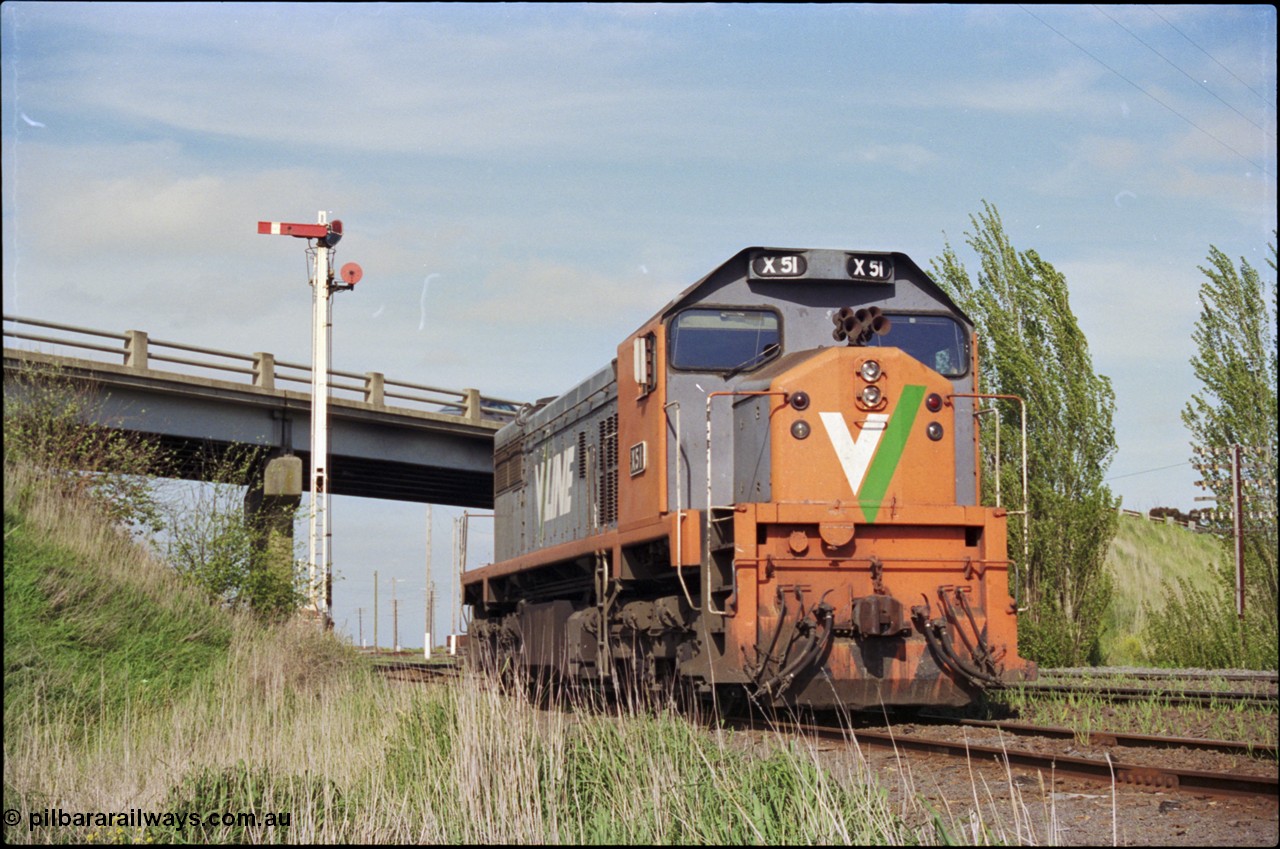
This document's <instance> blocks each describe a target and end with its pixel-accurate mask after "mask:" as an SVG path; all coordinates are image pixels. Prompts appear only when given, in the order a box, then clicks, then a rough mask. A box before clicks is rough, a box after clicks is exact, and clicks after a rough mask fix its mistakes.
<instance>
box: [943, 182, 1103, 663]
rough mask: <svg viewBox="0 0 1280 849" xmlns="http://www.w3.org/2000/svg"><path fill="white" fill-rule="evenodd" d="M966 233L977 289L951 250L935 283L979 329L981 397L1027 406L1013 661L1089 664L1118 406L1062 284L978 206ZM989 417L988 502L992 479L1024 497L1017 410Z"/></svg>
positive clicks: (987, 207) (990, 209) (1013, 535)
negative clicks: (994, 419)
mask: <svg viewBox="0 0 1280 849" xmlns="http://www.w3.org/2000/svg"><path fill="white" fill-rule="evenodd" d="M970 223H971V224H972V228H973V229H972V231H971V232H966V234H965V236H966V243H967V244H968V245H969V246H970V247H971V248H972V249H973V251H974V252H975V253H976V254H977V256H978V260H979V263H980V266H981V271H980V272H979V273H978V275H977V278H976V279H974V278H971V277H970V275H969V272H968V271H967V270H966V269H965V267H964V264H963V263H962V262H961V260H960V258H959V256H958V255H957V254H956V252H955V250H954V249H953V248H952V246H951V245H950V243H948V244H947V246H946V249H945V251H944V253H943V255H942V257H941V258H939V259H936V260H934V262H933V271H934V275H933V276H934V278H935V279H936V280H937V281H938V283H939V284H940V285H941V286H942V287H943V288H944V289H945V290H946V291H947V292H948V294H950V295H951V297H952V298H953V299H954V300H955V301H956V303H957V304H958V305H959V306H960V308H961V309H963V310H964V311H965V312H967V313H968V314H969V316H970V317H971V318H972V319H973V320H974V322H975V324H976V326H977V328H978V337H979V363H980V374H979V380H980V384H981V387H980V390H979V391H981V392H984V393H990V394H1001V395H1016V396H1018V397H1020V398H1022V399H1023V400H1024V401H1025V402H1026V409H1027V446H1026V447H1027V467H1028V477H1029V485H1028V504H1027V505H1025V506H1026V507H1027V509H1028V510H1029V511H1030V516H1031V522H1030V534H1029V536H1028V538H1027V539H1026V540H1025V546H1026V556H1025V557H1024V556H1023V550H1024V539H1023V529H1022V523H1021V522H1018V521H1015V520H1014V519H1012V518H1011V520H1010V523H1009V524H1010V543H1009V549H1010V555H1011V557H1012V558H1013V559H1014V560H1016V561H1025V562H1019V563H1018V566H1017V570H1011V576H1012V582H1013V583H1014V590H1015V592H1016V593H1017V594H1019V601H1020V603H1021V604H1022V605H1023V606H1025V607H1026V608H1027V610H1026V612H1025V613H1024V614H1023V615H1022V618H1021V619H1020V621H1019V651H1020V652H1021V653H1022V654H1023V655H1024V656H1027V657H1030V658H1032V659H1035V660H1037V661H1039V662H1041V663H1045V664H1048V665H1053V666H1058V665H1067V664H1078V663H1083V662H1087V661H1088V660H1089V659H1090V658H1091V657H1092V656H1094V655H1095V654H1096V652H1097V648H1098V637H1099V634H1100V631H1101V622H1102V614H1103V612H1104V610H1105V609H1106V605H1107V601H1108V597H1109V593H1110V580H1109V578H1108V575H1107V572H1106V570H1105V568H1104V560H1105V557H1106V553H1107V548H1108V546H1109V545H1110V542H1111V538H1112V536H1113V535H1114V534H1115V528H1116V522H1117V513H1116V507H1117V501H1116V499H1115V498H1114V497H1113V496H1112V494H1111V491H1110V489H1109V488H1108V487H1107V486H1105V485H1104V484H1103V482H1102V480H1103V474H1104V472H1105V470H1106V468H1107V466H1108V464H1109V463H1110V461H1111V458H1112V456H1113V455H1114V453H1115V448H1116V445H1115V430H1114V427H1113V424H1112V419H1113V416H1114V413H1115V394H1114V392H1113V391H1112V388H1111V381H1110V380H1109V379H1108V378H1107V377H1105V376H1102V375H1098V374H1095V373H1094V370H1093V361H1092V358H1091V357H1090V355H1089V345H1088V340H1087V339H1086V338H1085V335H1084V333H1083V332H1082V331H1081V330H1080V327H1079V325H1078V324H1077V323H1076V317H1075V315H1074V313H1072V311H1071V305H1070V302H1069V298H1068V291H1067V281H1066V278H1065V277H1064V276H1063V275H1062V274H1061V273H1060V272H1059V271H1057V269H1055V268H1054V267H1053V266H1052V265H1051V264H1050V263H1048V262H1046V261H1045V260H1044V259H1042V258H1041V257H1040V256H1039V255H1038V254H1037V253H1036V252H1035V251H1033V250H1027V251H1018V250H1016V249H1015V248H1014V247H1013V245H1012V244H1011V243H1010V241H1009V238H1008V236H1007V235H1006V233H1005V230H1004V225H1003V223H1002V222H1001V220H1000V215H999V212H998V211H997V210H996V208H995V207H994V206H993V205H992V204H990V203H987V202H985V201H984V202H983V212H982V213H981V214H980V215H978V216H976V217H975V216H970ZM996 409H997V414H998V415H999V416H1000V418H1001V428H1000V430H1001V444H1000V456H999V457H996V456H995V446H994V442H993V439H992V437H993V436H994V428H993V427H990V426H984V428H983V448H984V455H985V457H984V471H983V488H984V497H985V498H989V497H990V492H991V490H993V489H994V484H995V478H996V476H997V475H999V476H1000V477H1001V486H1002V490H1003V492H1005V493H1017V492H1020V491H1021V481H1020V474H1021V451H1022V445H1021V437H1020V435H1019V422H1020V415H1019V410H1018V408H1017V406H1016V405H1014V404H1001V405H998V406H997V407H996ZM987 421H988V422H989V420H987ZM1015 498H1016V496H1015ZM1005 500H1006V502H1008V501H1009V500H1010V499H1009V498H1008V497H1007V496H1006V498H1005ZM1009 506H1011V507H1017V506H1019V505H1016V504H1010V505H1009ZM1015 571H1016V572H1017V574H1013V573H1014V572H1015ZM1019 584H1021V586H1019Z"/></svg>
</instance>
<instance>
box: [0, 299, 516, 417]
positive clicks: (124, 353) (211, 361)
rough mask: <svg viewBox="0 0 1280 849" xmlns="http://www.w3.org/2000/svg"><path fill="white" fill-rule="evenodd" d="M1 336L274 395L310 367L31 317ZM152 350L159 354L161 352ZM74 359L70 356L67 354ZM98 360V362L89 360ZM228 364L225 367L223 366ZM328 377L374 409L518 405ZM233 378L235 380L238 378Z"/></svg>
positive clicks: (490, 411)
mask: <svg viewBox="0 0 1280 849" xmlns="http://www.w3.org/2000/svg"><path fill="white" fill-rule="evenodd" d="M4 323H5V325H6V326H5V329H4V336H5V339H6V344H7V340H9V339H15V340H23V341H27V342H38V343H46V344H50V345H57V346H61V347H63V348H70V349H73V350H76V351H78V352H79V351H93V352H98V353H105V354H110V355H112V356H113V357H123V364H124V365H125V366H126V367H128V368H131V369H136V370H138V371H144V372H145V371H152V370H153V369H152V368H151V362H152V361H158V362H164V363H175V364H178V365H182V366H190V367H194V368H198V369H207V370H210V371H214V372H221V373H224V374H226V373H229V374H232V375H237V376H247V377H248V378H249V382H251V383H252V384H253V385H254V386H257V387H259V388H262V389H268V390H274V389H275V388H276V381H281V382H284V381H289V382H291V383H302V384H306V385H310V383H311V377H310V374H311V367H310V366H308V365H302V364H300V363H291V362H286V361H284V360H277V359H276V358H275V355H274V354H270V353H265V352H257V353H254V354H242V353H236V352H233V351H223V350H219V349H217V348H204V347H200V346H197V345H188V344H186V343H183V342H169V341H165V340H161V339H153V338H151V337H150V335H149V334H148V333H146V332H145V331H142V330H128V331H125V332H124V333H113V332H110V331H104V330H95V329H92V328H86V327H77V326H75V325H71V324H59V323H57V322H52V321H42V320H39V319H33V318H23V317H20V316H13V315H5V316H4ZM26 328H45V329H49V330H55V331H64V332H66V333H70V334H78V336H74V337H73V336H57V335H48V334H42V333H34V332H31V331H30V330H28V329H26ZM80 337H98V338H101V339H110V340H115V342H116V344H115V345H114V346H112V345H108V344H103V343H100V342H97V341H91V340H88V339H84V338H80ZM157 349H162V350H163V351H164V352H163V353H161V352H159V351H157ZM174 351H176V352H183V353H192V354H201V355H203V356H204V357H206V359H203V360H201V359H195V358H192V357H186V356H175V355H174V354H173V353H170V352H174ZM72 356H74V355H72ZM94 359H98V358H94ZM228 361H229V362H228ZM281 369H288V370H291V371H292V372H301V373H302V374H301V376H299V375H298V374H295V373H283V372H281ZM329 374H330V376H332V377H340V378H347V381H342V382H340V381H336V380H334V381H331V382H330V384H329V385H330V388H331V389H333V390H340V391H343V392H350V393H354V394H355V395H356V396H357V397H359V398H360V399H361V400H363V401H364V402H366V403H370V404H373V405H375V406H378V407H385V406H387V403H386V402H387V399H388V398H395V399H397V400H400V401H406V402H410V403H412V404H417V405H424V406H428V407H444V408H446V409H444V410H431V412H446V413H448V412H450V410H449V409H447V408H455V409H457V410H458V411H459V412H458V413H456V415H461V416H463V417H464V418H469V419H473V420H478V419H480V418H481V416H482V414H487V415H489V416H490V417H492V418H494V419H500V420H504V421H506V420H510V419H511V418H514V415H515V414H514V413H513V412H512V410H511V409H508V408H515V407H519V406H520V405H521V403H522V402H516V401H509V400H506V399H499V398H490V397H488V396H482V395H481V394H480V392H479V390H477V389H444V388H441V387H437V386H428V385H425V384H420V383H410V382H408V381H403V380H388V379H387V378H386V377H385V376H384V375H383V374H382V373H380V372H368V373H365V374H357V373H355V372H349V371H338V370H336V369H330V370H329ZM233 379H237V380H238V379H240V378H239V377H237V378H233Z"/></svg>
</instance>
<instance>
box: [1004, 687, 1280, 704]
mask: <svg viewBox="0 0 1280 849" xmlns="http://www.w3.org/2000/svg"><path fill="white" fill-rule="evenodd" d="M1001 689H1002V690H1006V691H1013V690H1016V691H1018V692H1020V693H1025V694H1028V695H1033V696H1039V695H1053V696H1060V695H1081V696H1096V697H1098V698H1102V699H1106V700H1108V701H1118V702H1123V701H1139V700H1142V699H1150V700H1152V701H1160V702H1164V703H1166V704H1171V705H1174V704H1211V703H1213V702H1218V703H1222V704H1242V705H1249V706H1252V707H1268V706H1274V705H1276V704H1277V702H1278V700H1280V696H1277V694H1276V693H1258V692H1244V691H1239V690H1153V689H1148V688H1144V687H1107V686H1101V687H1094V686H1083V685H1078V684H1041V683H1027V682H1023V683H1018V684H1013V685H1006V686H1004V687H1002V688H1001Z"/></svg>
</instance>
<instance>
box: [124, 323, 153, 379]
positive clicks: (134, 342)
mask: <svg viewBox="0 0 1280 849" xmlns="http://www.w3.org/2000/svg"><path fill="white" fill-rule="evenodd" d="M124 364H125V365H126V366H128V367H129V368H133V369H138V370H139V371H143V370H145V369H146V368H147V334H146V333H145V332H144V331H142V330H126V331H125V332H124Z"/></svg>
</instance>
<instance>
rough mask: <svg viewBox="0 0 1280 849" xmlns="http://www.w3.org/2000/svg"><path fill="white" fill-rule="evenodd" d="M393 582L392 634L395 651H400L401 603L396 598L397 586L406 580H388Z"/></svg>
mask: <svg viewBox="0 0 1280 849" xmlns="http://www.w3.org/2000/svg"><path fill="white" fill-rule="evenodd" d="M387 580H388V581H390V582H391V634H392V638H393V639H394V642H393V643H392V645H394V646H395V650H396V651H397V652H398V651H400V619H399V614H400V606H399V605H400V602H399V600H398V599H397V598H396V584H398V583H400V582H401V581H403V580H404V578H394V577H392V578H387Z"/></svg>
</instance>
